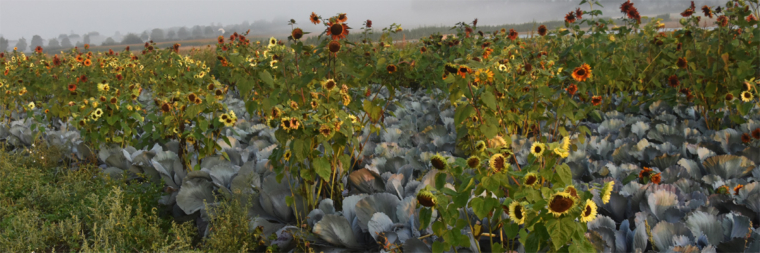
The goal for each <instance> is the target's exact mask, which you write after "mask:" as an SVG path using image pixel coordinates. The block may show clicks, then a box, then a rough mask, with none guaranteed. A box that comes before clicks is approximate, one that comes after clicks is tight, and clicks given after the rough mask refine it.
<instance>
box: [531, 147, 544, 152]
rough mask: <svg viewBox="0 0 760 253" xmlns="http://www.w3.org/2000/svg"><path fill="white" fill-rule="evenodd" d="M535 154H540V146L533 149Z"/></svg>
mask: <svg viewBox="0 0 760 253" xmlns="http://www.w3.org/2000/svg"><path fill="white" fill-rule="evenodd" d="M533 151H535V152H536V153H541V151H542V149H541V146H536V148H534V149H533Z"/></svg>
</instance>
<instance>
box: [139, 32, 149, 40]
mask: <svg viewBox="0 0 760 253" xmlns="http://www.w3.org/2000/svg"><path fill="white" fill-rule="evenodd" d="M140 39H142V40H143V41H146V40H148V39H150V36H148V32H147V31H145V32H143V33H142V34H140Z"/></svg>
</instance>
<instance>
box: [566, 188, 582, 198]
mask: <svg viewBox="0 0 760 253" xmlns="http://www.w3.org/2000/svg"><path fill="white" fill-rule="evenodd" d="M563 192H567V193H569V194H570V196H573V198H576V199H578V198H580V196H578V189H575V186H572V185H568V186H567V187H565V190H564V191H563Z"/></svg>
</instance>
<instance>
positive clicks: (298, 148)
mask: <svg viewBox="0 0 760 253" xmlns="http://www.w3.org/2000/svg"><path fill="white" fill-rule="evenodd" d="M303 151H304V146H303V140H301V139H295V140H294V141H293V155H295V157H296V161H297V162H300V161H303V158H304V153H303Z"/></svg>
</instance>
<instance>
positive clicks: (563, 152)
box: [552, 148, 570, 158]
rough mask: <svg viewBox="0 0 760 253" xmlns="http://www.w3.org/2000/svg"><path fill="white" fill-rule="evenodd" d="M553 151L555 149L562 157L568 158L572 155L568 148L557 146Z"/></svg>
mask: <svg viewBox="0 0 760 253" xmlns="http://www.w3.org/2000/svg"><path fill="white" fill-rule="evenodd" d="M552 151H554V153H555V154H557V155H558V156H559V157H562V158H567V157H568V156H570V151H568V150H567V149H562V148H555V149H554V150H552Z"/></svg>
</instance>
